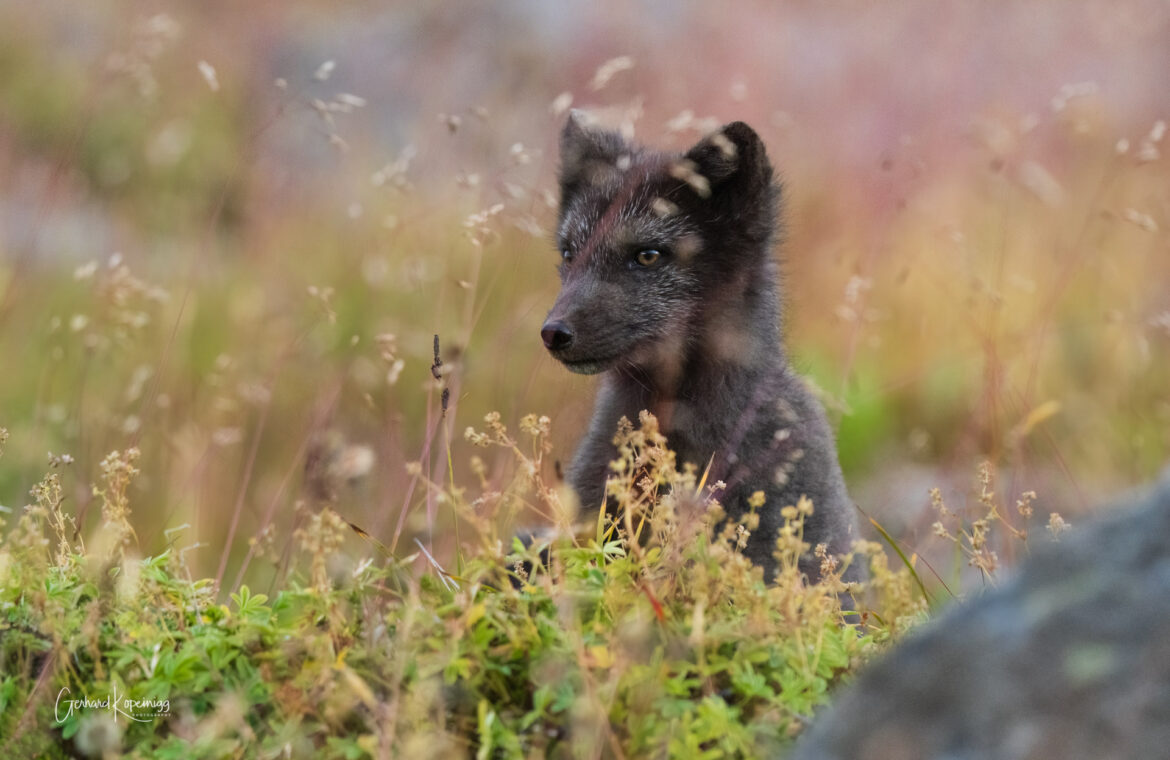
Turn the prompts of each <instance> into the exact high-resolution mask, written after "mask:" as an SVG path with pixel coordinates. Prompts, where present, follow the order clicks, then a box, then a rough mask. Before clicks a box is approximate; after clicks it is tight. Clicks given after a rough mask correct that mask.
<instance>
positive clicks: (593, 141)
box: [560, 108, 630, 193]
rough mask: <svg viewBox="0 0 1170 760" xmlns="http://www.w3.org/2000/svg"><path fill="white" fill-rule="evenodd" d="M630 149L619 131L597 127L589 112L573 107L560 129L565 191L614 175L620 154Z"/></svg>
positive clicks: (562, 189)
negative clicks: (593, 123)
mask: <svg viewBox="0 0 1170 760" xmlns="http://www.w3.org/2000/svg"><path fill="white" fill-rule="evenodd" d="M629 153H630V147H629V146H628V145H627V144H626V141H625V140H624V139H623V138H622V136H621V135H620V134H618V133H617V132H611V131H608V130H603V129H597V128H595V127H594V126H593V125H592V124H591V123H590V119H589V117H588V116H586V115H585V114H584V113H583V112H581V111H579V110H577V109H575V108H574V109H573V110H571V111H569V119H568V121H566V122H565V128H564V129H563V130H561V172H560V180H561V191H562V193H565V192H567V191H569V190H571V189H574V188H576V187H578V186H580V185H581V184H594V183H597V182H598V181H599V180H601V179H603V178H605V177H609V176H612V174H613V173H614V172H617V171H619V169H618V163H619V160H620V159H621V157H622V156H625V155H629Z"/></svg>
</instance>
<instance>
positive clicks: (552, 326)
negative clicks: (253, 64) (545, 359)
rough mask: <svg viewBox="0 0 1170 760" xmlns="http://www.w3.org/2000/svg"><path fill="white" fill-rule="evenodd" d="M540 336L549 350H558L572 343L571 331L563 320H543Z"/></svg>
mask: <svg viewBox="0 0 1170 760" xmlns="http://www.w3.org/2000/svg"><path fill="white" fill-rule="evenodd" d="M540 338H541V340H543V341H544V347H545V348H547V349H548V350H549V351H560V350H561V349H562V348H568V347H569V346H570V345H572V343H573V331H572V330H570V329H569V327H568V325H566V324H565V323H564V322H545V323H544V327H542V328H540Z"/></svg>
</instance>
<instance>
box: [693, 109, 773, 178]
mask: <svg viewBox="0 0 1170 760" xmlns="http://www.w3.org/2000/svg"><path fill="white" fill-rule="evenodd" d="M686 159H687V161H689V162H691V164H693V165H694V167H693V168H694V172H695V174H697V175H698V176H699V177H702V178H703V179H698V178H695V179H694V180H692V181H691V185H692V186H693V187H695V189H696V191H698V192H699V194H700V195H706V194H708V193H709V192H710V191H712V190H714V189H716V188H719V187H720V186H722V185H735V186H737V187H740V188H741V189H742V190H747V191H751V190H758V189H761V188H766V187H768V186H769V185H770V184H771V182H772V164H771V162H770V161H769V160H768V153H767V151H766V150H765V149H764V141H763V140H761V139H760V136H759V135H757V134H756V131H755V130H754V129H752V128H751V127H749V126H748V125H747V124H744V123H743V122H742V121H736V122H732V123H731V124H727V125H726V126H724V127H723V128H721V129H719V130H717V131H715V132H712V133H711V134H709V135H707V136H706V137H704V138H703V139H702V140H700V141H699V142H698V144H696V145H695V147H693V148H691V149H690V150H689V151H687V154H686ZM704 180H705V182H704ZM704 190H707V191H708V193H704V192H703V191H704Z"/></svg>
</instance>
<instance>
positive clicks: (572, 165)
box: [545, 113, 859, 581]
mask: <svg viewBox="0 0 1170 760" xmlns="http://www.w3.org/2000/svg"><path fill="white" fill-rule="evenodd" d="M561 161H562V166H561V175H560V184H561V207H560V218H559V225H558V237H559V243H560V247H561V249H562V251H563V252H568V256H567V257H565V258H564V260H563V263H562V265H561V270H560V274H561V280H562V289H561V293H560V295H559V297H558V298H557V301H556V304H555V305H554V306H553V308H552V310H551V311H550V312H549V315H548V320H547V321H546V323H545V334H546V336H547V335H548V331H549V329H550V326H551V327H552V328H555V329H560V330H562V331H563V332H565V333H571V334H572V338H571V341H572V342H571V345H568V346H566V347H560V348H555V349H554V350H553V351H552V353H553V355H554V356H555V357H556V358H557V359H558V360H560V361H561V362H562V363H564V364H565V366H566V367H568V368H569V369H571V370H573V371H575V372H582V373H587V374H592V373H603V376H602V382H601V389H600V392H599V394H598V397H597V402H596V408H595V411H594V415H593V420H592V423H591V424H590V426H589V430H588V432H587V433H586V434H585V437H584V439H583V440H582V442H581V444H580V446H579V448H578V450H577V453H576V455H575V456H574V459H573V462H572V465H571V466H570V468H569V472H568V479H569V483H570V485H571V486H572V487H573V488H574V489H575V490H576V492H577V495H578V496H579V497H580V501H581V504H582V508H583V509H585V510H587V511H589V512H592V511H593V510H595V509H596V508H597V506H598V505H599V504H600V503H601V501H602V499H603V498H604V489H605V479H606V475H607V471H608V463H609V462H610V461H611V460H612V459H614V458H615V457H616V451H615V448H614V445H613V437H614V433H615V430H616V428H617V423H618V419H619V418H621V417H622V416H623V415H624V416H625V417H628V418H629V419H630V420H632V421H635V422H636V420H637V419H638V413H639V412H640V411H641V410H643V409H648V410H650V411H651V412H653V413H654V414H655V415H656V416H657V417H658V419H659V421H660V424H661V427H662V430H663V432H664V433H665V434H666V436H667V440H668V442H669V445H670V446H671V448H672V449H673V450H674V451H675V452H676V454H677V455H678V459H679V461H680V462H691V463H693V464H695V465H696V466H697V467H698V468H699V470H700V471H702V469H703V468H704V467H705V466H706V465H707V463H708V461H709V460H711V458H712V455H714V460H713V465H712V471H711V476H710V478H709V482H714V481H715V480H717V479H721V480H724V481H725V482H726V483H727V489H726V491H725V492H724V493H723V494H721V496H720V501H721V503H722V504H723V506H724V509H725V510H726V512H727V514H728V516H729V517H730V518H732V519H736V518H738V517H740V516H742V515H743V514H744V513H745V512H746V511H747V510H748V506H747V499H748V497H749V496H750V495H751V494H752V493H753V492H754V491H757V490H762V491H764V492H765V494H766V496H767V502H766V504H765V506H764V507H763V508H762V509H761V510H760V524H759V527H758V529H757V530H755V531H754V532H753V534H752V536H751V538H750V540H749V541H748V544H747V548H746V550H745V553H746V554H747V556H748V557H749V558H750V559H751V560H752V562H754V563H755V564H757V565H759V566H761V567H763V568H764V572H765V577H766V578H771V577H772V575H773V573H774V570H775V566H776V560H775V558H774V557H773V554H772V553H773V550H774V548H775V538H776V535H777V531H778V530H779V528H780V527H781V526H782V525H783V520H782V518H781V516H780V509H781V508H782V507H784V506H786V505H790V504H796V503H797V501H798V499H799V498H800V496H801V495H802V494H803V495H806V496H808V497H809V498H810V499H812V501H813V504H814V509H815V512H814V514H813V515H812V517H810V518H809V519H808V520H807V522H806V525H805V540H806V541H808V542H809V543H810V544H811V545H813V546H815V545H816V544H818V543H825V544H827V545H828V546H829V549H830V551H831V552H833V553H834V554H843V553H846V552H848V551H849V549H850V543H851V541H852V540H853V539H854V538H856V524H855V520H854V508H853V506H852V504H851V503H850V501H849V498H848V495H847V494H846V491H845V484H844V481H843V479H842V477H841V468H840V465H839V464H838V463H837V455H836V448H835V445H834V441H833V435H832V432H831V431H830V429H829V426H828V423H827V422H826V420H825V415H824V411H823V410H822V409H821V406H820V404H819V403H818V402H817V401H816V399H815V398H814V397H813V396H812V394H811V393H810V392H809V390H808V389H807V388H806V386H805V384H804V382H803V381H802V380H801V379H800V377H798V376H797V375H796V374H795V373H794V372H793V371H792V369H791V367H790V366H789V364H788V361H787V358H786V357H785V354H784V351H783V347H782V341H781V331H780V323H781V305H780V298H779V293H778V284H779V283H778V271H777V264H776V261H775V260H774V258H773V256H772V248H773V245H774V243H775V238H776V226H777V211H778V207H779V204H780V187H779V185H778V184H777V182H776V181H775V179H774V177H773V172H772V166H771V163H770V162H769V160H768V156H767V154H766V152H765V149H764V145H763V143H762V142H761V140H760V138H759V136H757V135H756V133H755V132H754V131H753V130H752V129H751V127H749V126H747V125H746V124H744V123H742V122H735V123H734V124H729V125H727V126H725V127H724V128H723V129H722V130H720V131H719V132H717V133H715V134H714V135H711V136H709V137H707V138H705V139H703V140H702V141H700V142H699V143H698V144H697V145H695V146H694V147H693V148H692V149H691V150H690V151H688V152H687V153H686V154H685V155H681V156H680V155H677V154H667V153H662V152H658V151H654V150H651V149H648V148H645V147H642V146H639V145H635V144H632V143H629V142H627V141H626V140H624V139H623V138H622V137H621V136H620V135H618V134H617V133H614V132H608V131H601V130H597V129H594V128H591V127H589V126H586V125H585V124H583V119H582V116H581V115H580V114H577V113H574V114H573V115H571V116H570V118H569V121H568V123H567V124H566V125H565V129H564V132H563V134H562V136H561ZM646 249H653V250H657V251H660V252H662V255H661V256H660V258H659V260H658V261H657V262H656V263H655V265H653V266H642V265H639V264H638V262H637V258H636V257H637V254H638V252H639V251H642V250H646ZM549 342H550V339H549V337H546V343H549ZM554 343H555V341H554ZM801 567H802V570H803V571H804V573H805V574H806V575H807V576H808V578H809V579H810V580H814V581H815V580H816V579H817V578H819V576H820V571H819V563H818V562H817V560H816V559H815V558H813V557H812V556H811V555H810V556H808V557H805V558H804V560H803V561H802V563H801ZM858 576H859V571H858V570H857V569H856V568H854V569H852V570H851V571H850V573H849V575H848V576H847V579H852V578H857V577H858Z"/></svg>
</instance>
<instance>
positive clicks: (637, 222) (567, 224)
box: [557, 167, 694, 258]
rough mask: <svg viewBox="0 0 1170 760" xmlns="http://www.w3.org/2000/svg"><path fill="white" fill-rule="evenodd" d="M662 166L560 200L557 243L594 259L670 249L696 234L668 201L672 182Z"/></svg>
mask: <svg viewBox="0 0 1170 760" xmlns="http://www.w3.org/2000/svg"><path fill="white" fill-rule="evenodd" d="M657 168H658V167H652V168H651V167H631V168H629V169H627V170H626V171H625V172H623V173H622V174H623V176H622V178H621V181H618V182H606V183H604V184H598V185H591V186H588V187H585V188H581V189H580V190H579V191H578V192H576V193H574V194H573V195H572V196H571V197H567V198H564V199H563V200H562V208H561V222H560V225H559V227H558V230H557V238H558V243H559V244H560V246H561V248H562V249H568V250H570V251H572V252H573V254H574V255H575V256H576V255H583V256H588V257H590V258H596V254H598V253H601V252H603V251H607V250H614V249H624V248H628V247H632V246H651V247H652V246H655V245H660V246H661V245H667V244H669V243H670V242H672V241H673V240H676V239H678V238H681V237H685V236H690V235H692V234H693V233H694V228H693V225H692V224H691V223H690V221H689V220H688V219H687V217H686V216H685V215H683V214H681V213H679V209H678V207H677V206H676V205H675V204H674V203H672V202H671V201H669V200H667V198H666V196H667V195H668V194H670V193H671V190H672V188H671V187H670V185H671V184H675V185H677V184H678V183H677V181H670V180H669V179H668V178H667V177H664V176H663V175H664V172H659V171H654V169H657Z"/></svg>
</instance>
